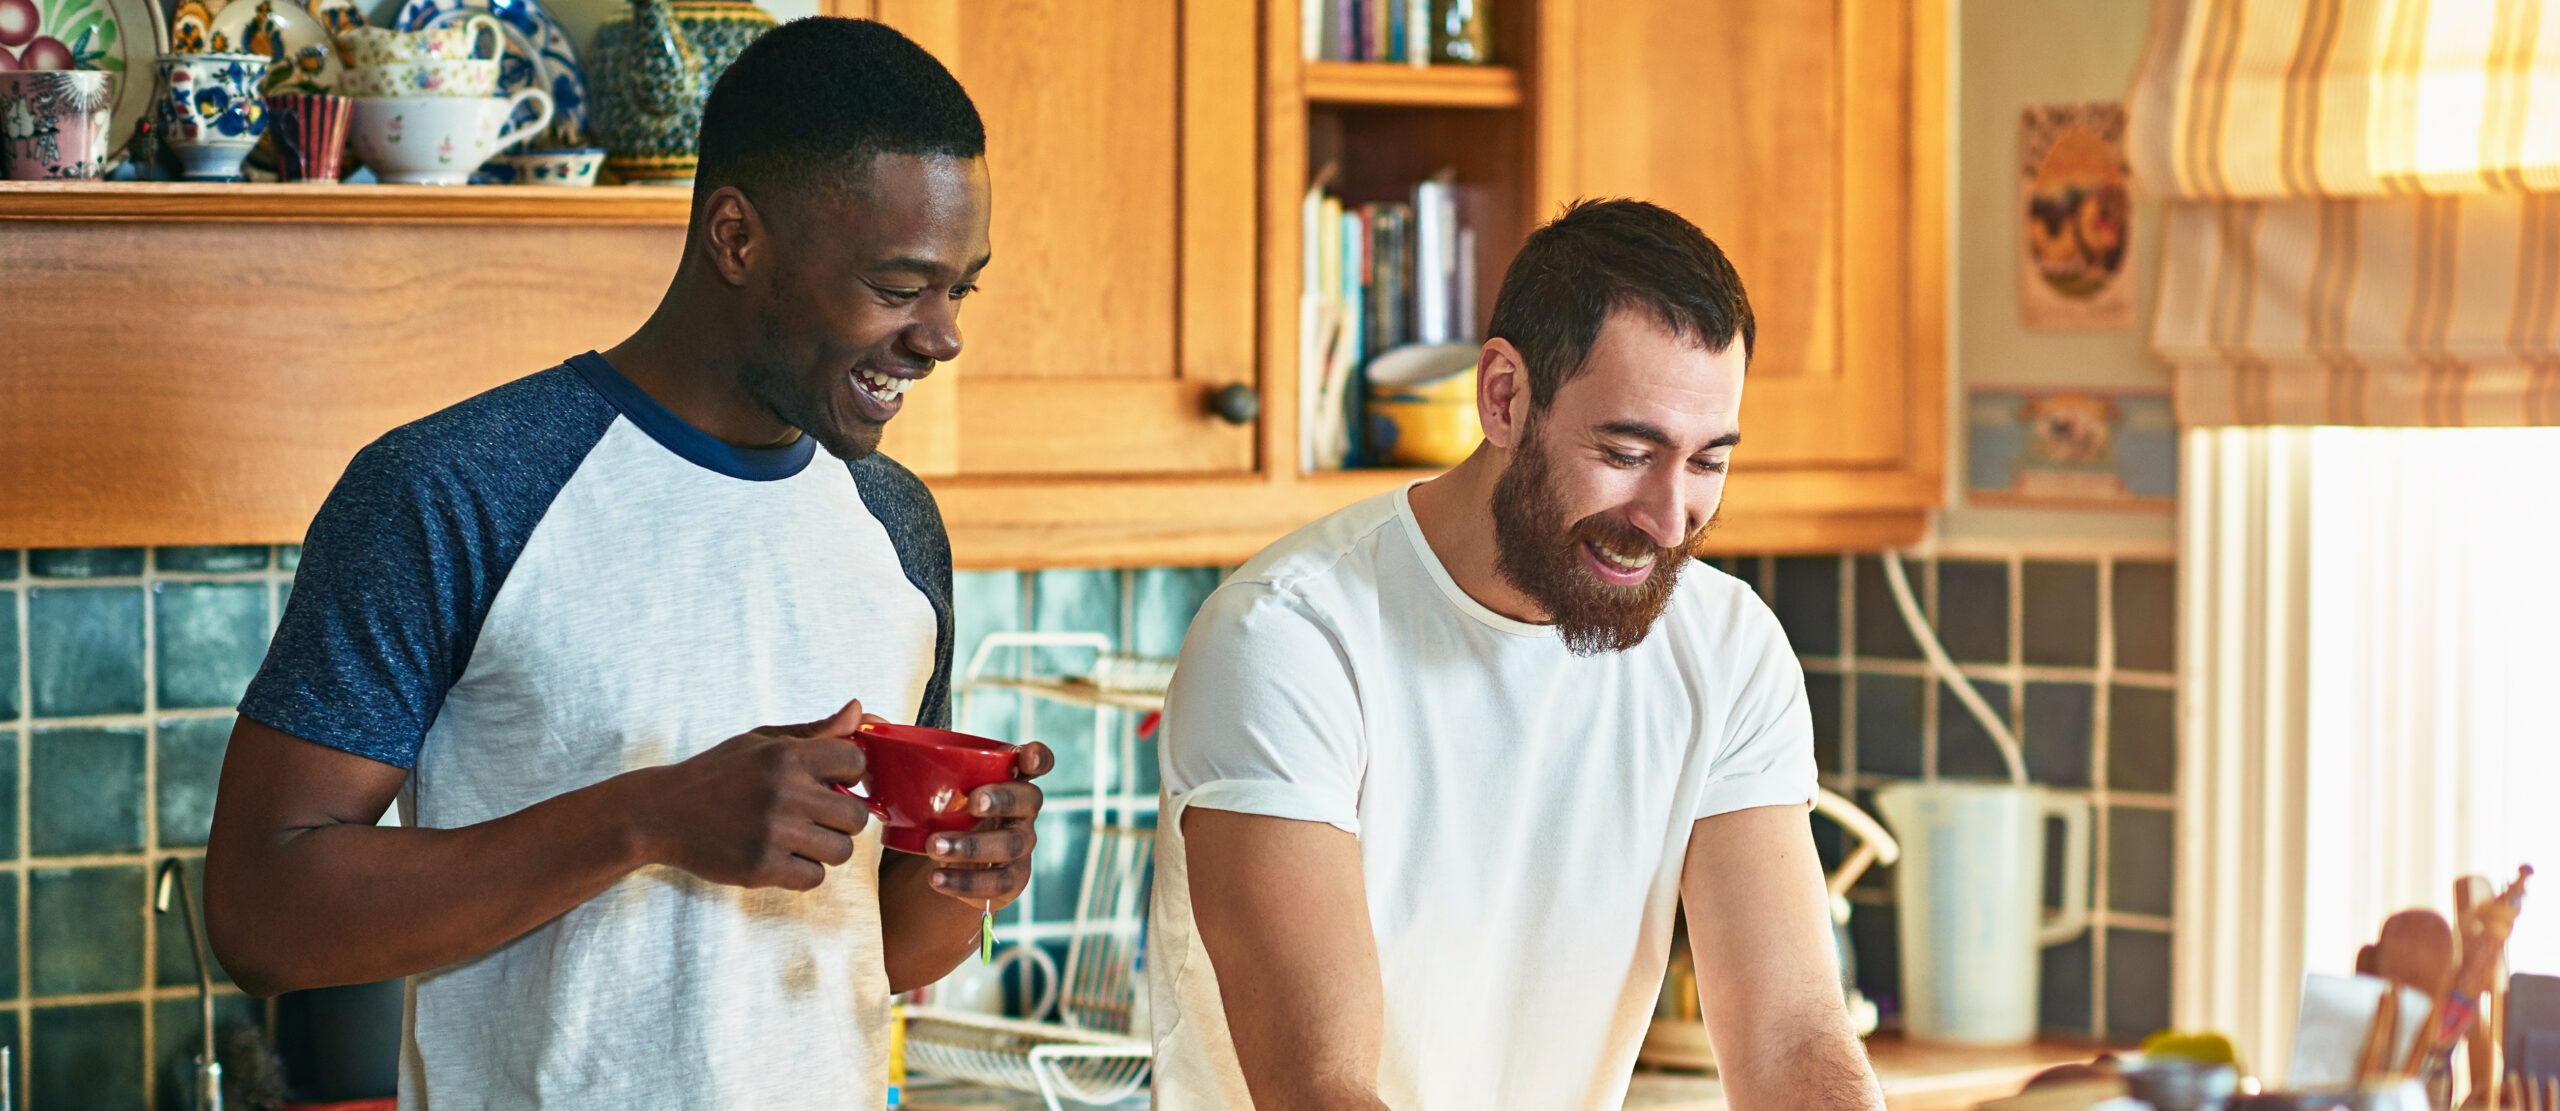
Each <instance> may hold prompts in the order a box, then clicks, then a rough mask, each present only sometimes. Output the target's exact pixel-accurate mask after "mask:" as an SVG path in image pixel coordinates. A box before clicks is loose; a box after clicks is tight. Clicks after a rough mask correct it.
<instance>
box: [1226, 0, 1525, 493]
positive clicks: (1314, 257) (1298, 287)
mask: <svg viewBox="0 0 2560 1111" xmlns="http://www.w3.org/2000/svg"><path fill="white" fill-rule="evenodd" d="M1535 15H1536V7H1535V4H1534V3H1533V2H1532V0H1302V5H1301V7H1300V8H1299V9H1298V10H1297V11H1295V12H1283V13H1280V14H1279V15H1278V16H1276V17H1275V20H1274V25H1273V26H1272V31H1273V32H1274V35H1275V37H1278V36H1279V35H1281V34H1285V33H1286V32H1287V31H1289V30H1294V31H1296V32H1298V34H1297V35H1295V36H1292V37H1294V38H1295V39H1296V40H1297V41H1296V42H1295V43H1284V44H1281V45H1283V46H1284V48H1285V45H1295V46H1297V47H1298V50H1297V52H1296V56H1295V57H1290V58H1286V59H1285V61H1284V60H1283V59H1280V58H1275V59H1273V61H1274V62H1275V63H1276V64H1281V65H1285V66H1286V67H1287V71H1289V72H1292V73H1293V75H1294V77H1295V78H1296V79H1295V80H1293V81H1288V82H1285V83H1284V85H1283V88H1282V89H1279V90H1275V91H1276V92H1279V93H1280V94H1281V95H1279V96H1277V97H1275V100H1276V101H1278V103H1276V104H1275V105H1274V106H1273V113H1272V117H1271V119H1270V122H1271V124H1272V128H1271V136H1272V137H1271V139H1270V141H1269V142H1270V145H1269V146H1267V147H1266V149H1265V157H1266V167H1267V169H1266V173H1267V174H1268V175H1269V176H1268V178H1267V179H1266V182H1265V187H1266V203H1267V204H1271V205H1273V206H1275V208H1276V207H1277V206H1278V205H1281V204H1285V205H1286V206H1287V208H1286V209H1285V210H1281V211H1274V212H1267V213H1266V218H1265V233H1266V236H1267V238H1268V239H1269V245H1270V247H1272V248H1275V249H1273V250H1271V251H1269V253H1267V254H1266V256H1265V257H1266V259H1271V260H1274V261H1272V262H1271V263H1269V265H1270V267H1271V268H1270V270H1269V271H1268V272H1267V273H1268V275H1269V280H1270V281H1271V282H1272V284H1273V285H1274V286H1277V287H1280V288H1282V289H1285V291H1286V298H1287V300H1286V303H1285V308H1284V307H1283V304H1281V303H1280V302H1281V298H1280V297H1278V296H1275V297H1274V298H1273V302H1274V304H1273V305H1272V306H1271V309H1272V311H1273V314H1274V315H1275V316H1276V317H1278V318H1279V319H1282V320H1287V321H1291V322H1293V323H1294V324H1295V325H1296V327H1295V328H1293V329H1290V333H1291V334H1289V335H1288V336H1285V337H1282V338H1281V340H1280V343H1279V344H1278V345H1277V346H1279V347H1282V348H1285V350H1286V354H1285V356H1283V355H1281V352H1279V351H1274V352H1273V354H1274V355H1275V356H1277V357H1275V358H1274V359H1273V362H1274V363H1278V364H1282V365H1286V366H1289V367H1291V368H1293V369H1294V370H1295V371H1296V374H1295V377H1296V387H1297V388H1296V390H1295V391H1294V397H1293V401H1294V404H1293V405H1292V408H1293V409H1294V410H1295V412H1294V413H1293V414H1292V416H1294V417H1295V420H1293V421H1291V422H1290V423H1291V424H1293V425H1294V426H1295V428H1296V433H1295V435H1294V436H1293V437H1292V438H1291V439H1290V440H1289V441H1287V443H1288V449H1289V450H1290V452H1291V454H1292V455H1294V460H1292V461H1293V462H1295V463H1296V465H1297V468H1298V469H1299V471H1300V472H1301V473H1315V472H1328V471H1336V470H1350V471H1367V470H1370V469H1372V468H1382V467H1391V468H1417V467H1442V466H1446V465H1448V464H1450V463H1452V462H1455V461H1456V460H1457V459H1458V458H1463V457H1464V455H1465V454H1466V452H1467V450H1468V449H1470V448H1471V447H1472V446H1473V443H1474V441H1475V440H1476V438H1477V435H1478V434H1477V432H1476V431H1475V425H1474V420H1473V411H1474V403H1473V376H1472V368H1473V367H1474V365H1475V350H1476V348H1477V346H1478V344H1479V342H1480V337H1481V336H1482V335H1483V330H1484V324H1485V320H1486V318H1487V317H1488V316H1490V314H1491V312H1492V308H1493V305H1492V299H1493V294H1494V292H1495V291H1496V290H1497V289H1499V288H1500V285H1501V278H1502V271H1503V268H1504V267H1505V266H1507V265H1508V264H1509V263H1510V260H1511V255H1512V253H1513V252H1514V251H1515V250H1517V249H1518V247H1519V244H1520V241H1521V239H1522V238H1523V237H1524V236H1525V235H1526V234H1527V232H1528V229H1529V227H1530V225H1531V217H1532V215H1533V213H1532V212H1531V208H1532V207H1533V205H1532V202H1531V201H1530V198H1529V195H1528V194H1529V188H1530V183H1531V178H1532V166H1531V163H1530V161H1529V135H1530V129H1531V123H1530V112H1531V108H1532V105H1531V102H1530V90H1531V89H1532V88H1534V87H1535V84H1536V82H1535V80H1534V79H1533V75H1532V73H1531V66H1532V61H1533V59H1534V57H1535V55H1534V53H1533V52H1532V50H1531V49H1530V44H1531V37H1532V33H1533V31H1534V26H1533V19H1534V17H1535ZM1288 17H1296V18H1297V19H1299V20H1300V22H1299V25H1298V26H1297V27H1295V28H1284V27H1283V26H1282V25H1280V23H1279V20H1280V19H1282V18H1288ZM1283 189H1285V190H1286V193H1285V194H1284V193H1283V192H1282V190H1283ZM1284 197H1285V200H1284ZM1284 216H1285V217H1289V218H1288V219H1286V220H1285V226H1283V224H1284V221H1283V220H1282V219H1280V218H1279V217H1284ZM1280 260H1286V261H1287V263H1288V265H1286V267H1285V270H1284V267H1283V265H1282V263H1281V261H1280ZM1276 330H1277V329H1275V331H1276ZM1373 386H1376V387H1378V388H1377V389H1374V390H1373V389H1372V387H1373ZM1281 396H1282V395H1276V394H1275V395H1274V399H1275V400H1278V399H1279V398H1280V397H1281Z"/></svg>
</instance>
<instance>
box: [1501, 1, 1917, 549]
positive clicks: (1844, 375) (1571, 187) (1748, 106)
mask: <svg viewBox="0 0 2560 1111" xmlns="http://www.w3.org/2000/svg"><path fill="white" fill-rule="evenodd" d="M1544 10H1545V11H1546V12H1547V13H1548V16H1549V22H1548V28H1547V29H1548V34H1547V35H1546V36H1544V38H1545V43H1544V47H1543V50H1542V57H1541V61H1542V62H1544V63H1547V65H1548V69H1547V75H1548V80H1547V81H1546V82H1545V83H1544V84H1543V86H1542V87H1543V89H1544V90H1545V92H1546V97H1545V100H1544V102H1543V103H1542V105H1541V107H1540V124H1539V137H1540V141H1541V145H1542V148H1543V150H1544V151H1545V153H1544V154H1543V155H1542V156H1541V159H1540V170H1539V177H1540V189H1541V192H1542V194H1543V195H1544V196H1545V198H1546V199H1547V200H1548V202H1549V203H1550V204H1552V203H1555V202H1557V201H1561V200H1565V199H1569V198H1571V197H1576V196H1631V197H1640V198H1644V199H1647V200H1651V201H1654V202H1656V203H1658V204H1661V205H1663V206H1665V207H1668V208H1671V209H1673V210H1675V211H1677V212H1679V213H1680V214H1682V215H1684V216H1687V217H1688V218H1689V219H1690V220H1692V221H1695V222H1696V223H1697V224H1698V226H1699V227H1700V228H1702V229H1704V230H1705V231H1706V233H1707V235H1708V236H1709V237H1711V238H1713V239H1714V240H1715V241H1716V242H1717V244H1718V245H1720V246H1722V247H1723V248H1724V250H1725V253H1726V254H1727V255H1728V256H1730V257H1731V258H1732V259H1733V261H1734V265H1735V266H1736V267H1737V268H1738V269H1739V270H1740V271H1741V273H1742V278H1743V282H1744V284H1745V285H1746V286H1747V287H1748V288H1749V290H1750V293H1751V306H1752V311H1753V314H1754V315H1755V317H1756V318H1757V320H1758V323H1759V339H1758V344H1757V352H1756V354H1755V356H1754V358H1753V360H1752V364H1751V370H1750V375H1749V380H1748V381H1749V385H1748V387H1747V389H1746V392H1745V395H1744V402H1743V447H1742V449H1741V450H1740V451H1738V452H1737V453H1736V456H1735V460H1736V468H1737V471H1738V472H1740V471H1746V470H1747V471H1749V472H1750V473H1752V474H1755V475H1760V474H1777V473H1784V472H1797V473H1798V477H1800V478H1802V477H1812V476H1813V475H1814V474H1815V473H1820V474H1822V475H1825V476H1827V481H1826V482H1824V483H1823V484H1821V488H1822V490H1825V491H1829V492H1828V493H1820V494H1815V492H1814V490H1813V488H1810V487H1804V486H1802V485H1801V484H1799V483H1789V484H1787V485H1789V486H1790V487H1792V488H1795V489H1797V490H1798V491H1800V492H1801V493H1803V494H1805V495H1807V496H1816V497H1817V498H1818V499H1831V500H1833V503H1834V504H1835V505H1836V506H1838V507H1841V508H1856V507H1883V506H1887V505H1897V504H1899V505H1915V506H1916V505H1926V504H1932V503H1934V502H1935V501H1936V500H1937V497H1938V484H1939V481H1940V478H1939V475H1940V460H1939V453H1940V443H1941V441H1942V439H1943V433H1942V431H1941V429H1940V421H1941V419H1942V418H1941V413H1942V407H1943V400H1942V398H1941V397H1940V390H1941V389H1942V388H1943V387H1942V385H1941V381H1942V379H1941V365H1942V363H1943V354H1942V352H1941V344H1942V342H1943V339H1942V337H1943V332H1942V329H1943V316H1944V310H1943V307H1942V306H1941V305H1940V304H1939V303H1938V299H1939V298H1940V297H1941V289H1940V283H1941V281H1942V279H1943V251H1944V248H1943V243H1942V239H1943V234H1944V233H1943V224H1944V214H1943V205H1942V202H1941V200H1940V198H1942V197H1943V196H1944V193H1943V186H1942V185H1941V183H1940V182H1939V180H1938V178H1939V176H1940V175H1941V174H1942V172H1943V171H1942V165H1943V164H1942V162H1941V161H1940V159H1941V154H1940V149H1939V148H1940V146H1942V144H1943V131H1942V123H1941V120H1942V118H1943V106H1942V105H1943V98H1942V93H1941V91H1940V86H1939V84H1938V82H1940V81H1942V77H1943V73H1944V70H1943V68H1942V62H1941V61H1939V60H1938V57H1937V56H1936V55H1933V54H1931V53H1929V52H1930V51H1933V50H1943V46H1944V30H1943V20H1944V13H1943V10H1942V8H1941V5H1939V4H1938V3H1936V2H1935V0H1835V2H1829V3H1793V2H1790V3H1780V4H1773V3H1767V2H1766V0H1551V2H1550V3H1549V4H1548V5H1547V6H1546V8H1545V9H1544ZM1550 210H1551V209H1550ZM1737 488H1738V489H1748V487H1747V485H1745V484H1744V483H1743V482H1742V481H1741V480H1737ZM1764 489H1768V488H1767V487H1764Z"/></svg>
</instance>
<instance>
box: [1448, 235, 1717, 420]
mask: <svg viewBox="0 0 2560 1111" xmlns="http://www.w3.org/2000/svg"><path fill="white" fill-rule="evenodd" d="M1620 309H1639V310H1642V311H1645V312H1650V313H1652V314H1653V316H1654V318H1655V319H1656V320H1659V321H1661V322H1662V325H1663V327H1665V328H1668V329H1670V331H1671V333H1672V334H1673V335H1676V336H1679V337H1680V338H1682V339H1687V340H1693V341H1695V342H1697V343H1699V344H1702V345H1704V346H1705V347H1706V349H1707V350H1709V351H1716V352H1721V351H1723V350H1724V349H1725V348H1726V347H1729V346H1731V345H1732V343H1733V341H1734V340H1735V339H1736V338H1737V337H1739V338H1740V339H1741V340H1742V359H1743V361H1744V362H1745V363H1748V362H1750V361H1751V344H1752V339H1753V325H1752V322H1751V299H1750V298H1749V297H1748V296H1747V295H1745V294H1744V293H1743V291H1742V275H1740V274H1737V273H1735V272H1734V269H1733V263H1731V262H1729V261H1727V260H1726V259H1725V257H1724V252H1723V251H1721V250H1719V249H1717V247H1716V245H1715V242H1714V241H1713V240H1710V239H1708V238H1707V236H1706V233H1704V232H1701V231H1699V230H1698V226H1697V225H1695V224H1692V223H1690V222H1689V221H1687V220H1685V219H1682V218H1681V216H1680V214H1679V213H1676V212H1673V211H1671V210H1670V209H1667V208H1664V207H1662V206H1660V205H1656V204H1648V203H1646V202H1644V201H1631V200H1582V201H1576V202H1574V203H1573V204H1572V205H1571V206H1569V207H1567V208H1566V209H1565V210H1564V214H1563V215H1561V216H1558V217H1556V218H1555V220H1554V222H1552V223H1549V224H1548V225H1547V226H1545V227H1542V228H1539V229H1538V230H1536V231H1534V232H1531V233H1529V240H1528V242H1526V243H1523V244H1521V245H1520V253H1519V254H1517V255H1514V256H1512V259H1511V268H1510V269H1509V270H1506V271H1504V272H1503V275H1502V291H1501V292H1500V293H1499V294H1496V295H1495V297H1494V299H1493V324H1492V326H1491V327H1490V328H1489V329H1488V331H1489V332H1490V333H1491V335H1492V336H1493V338H1496V339H1504V340H1509V341H1510V342H1511V346H1513V347H1517V348H1519V349H1520V357H1521V359H1522V361H1524V362H1525V363H1526V364H1527V370H1528V372H1529V401H1530V405H1531V407H1532V408H1534V409H1544V408H1546V407H1547V405H1548V403H1550V402H1552V401H1554V400H1555V397H1556V390H1558V389H1559V388H1561V387H1563V385H1564V384H1565V383H1566V382H1569V381H1571V380H1573V378H1574V376H1575V375H1578V374H1580V373H1582V370H1583V367H1584V365H1585V364H1586V363H1587V362H1589V360H1590V357H1591V345H1592V344H1594V343H1597V342H1598V341H1599V339H1600V326H1601V325H1603V324H1606V323H1608V320H1609V314H1610V313H1612V312H1615V311H1617V310H1620Z"/></svg>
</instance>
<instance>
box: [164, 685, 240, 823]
mask: <svg viewBox="0 0 2560 1111" xmlns="http://www.w3.org/2000/svg"><path fill="white" fill-rule="evenodd" d="M158 733H159V761H160V780H159V784H158V788H159V790H158V797H157V798H156V799H155V800H153V801H154V805H155V806H156V807H157V808H158V812H159V819H160V844H161V845H163V846H166V847H169V848H179V847H186V848H202V847H204V840H205V834H206V833H208V832H210V831H211V830H212V828H213V789H214V785H215V783H216V782H218V781H219V780H220V779H221V777H222V753H223V750H224V749H225V748H227V747H229V746H230V743H231V718H230V717H229V716H224V717H217V718H164V719H162V720H161V722H160V728H159V730H158Z"/></svg>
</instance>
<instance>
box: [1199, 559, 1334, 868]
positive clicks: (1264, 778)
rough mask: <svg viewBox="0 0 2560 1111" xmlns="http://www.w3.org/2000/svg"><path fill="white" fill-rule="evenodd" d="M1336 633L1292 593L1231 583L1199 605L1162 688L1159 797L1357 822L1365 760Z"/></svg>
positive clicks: (1264, 813)
mask: <svg viewBox="0 0 2560 1111" xmlns="http://www.w3.org/2000/svg"><path fill="white" fill-rule="evenodd" d="M1359 707H1360V696H1359V688H1358V685H1357V684H1356V683H1355V682H1354V680H1353V678H1352V674H1351V666H1350V661H1349V659H1348V658H1347V657H1346V656H1345V655H1344V653H1343V651H1342V648H1341V644H1340V641H1339V640H1338V638H1336V637H1335V636H1334V635H1333V633H1332V632H1331V631H1330V630H1329V629H1328V628H1327V627H1326V626H1325V625H1324V624H1323V623H1322V622H1321V621H1320V620H1319V619H1317V618H1316V617H1315V615H1314V614H1312V613H1310V612H1309V611H1308V610H1307V609H1306V607H1305V606H1304V605H1302V604H1300V603H1299V602H1298V601H1297V600H1296V599H1295V598H1293V597H1292V596H1290V595H1288V594H1287V593H1285V592H1283V591H1281V590H1278V589H1276V588H1274V587H1272V586H1270V585H1268V584H1264V583H1258V582H1234V583H1229V584H1227V585H1225V586H1222V587H1220V588H1218V590H1217V591H1216V592H1214V593H1212V594H1211V595H1210V596H1209V600H1208V601H1207V602H1206V603H1205V604H1204V605H1202V607H1201V610H1200V615H1199V616H1198V617H1197V618H1196V619H1194V620H1193V622H1192V625H1191V631H1190V633H1189V635H1188V636H1187V637H1186V638H1185V639H1184V642H1183V648H1182V661H1181V666H1179V667H1178V668H1176V669H1175V672H1174V679H1173V685H1172V687H1171V689H1170V690H1168V691H1167V692H1166V695H1165V713H1164V730H1165V734H1164V744H1163V750H1162V752H1163V755H1162V757H1161V761H1162V766H1163V771H1164V787H1165V794H1166V797H1167V801H1168V802H1169V803H1170V804H1171V805H1172V806H1173V807H1175V808H1187V807H1193V806H1205V807H1208V808H1209V809H1212V810H1226V811H1233V812H1235V813H1240V814H1255V815H1260V816H1264V817H1272V818H1285V819H1290V820H1294V821H1302V822H1324V823H1327V824H1329V825H1332V826H1335V827H1337V828H1340V829H1342V830H1344V831H1347V832H1350V833H1353V834H1357V833H1359V831H1360V817H1359V811H1360V782H1361V777H1362V774H1363V772H1364V771H1365V769H1366V767H1367V752H1366V740H1365V736H1364V734H1363V730H1362V728H1361V718H1360V709H1359Z"/></svg>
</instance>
